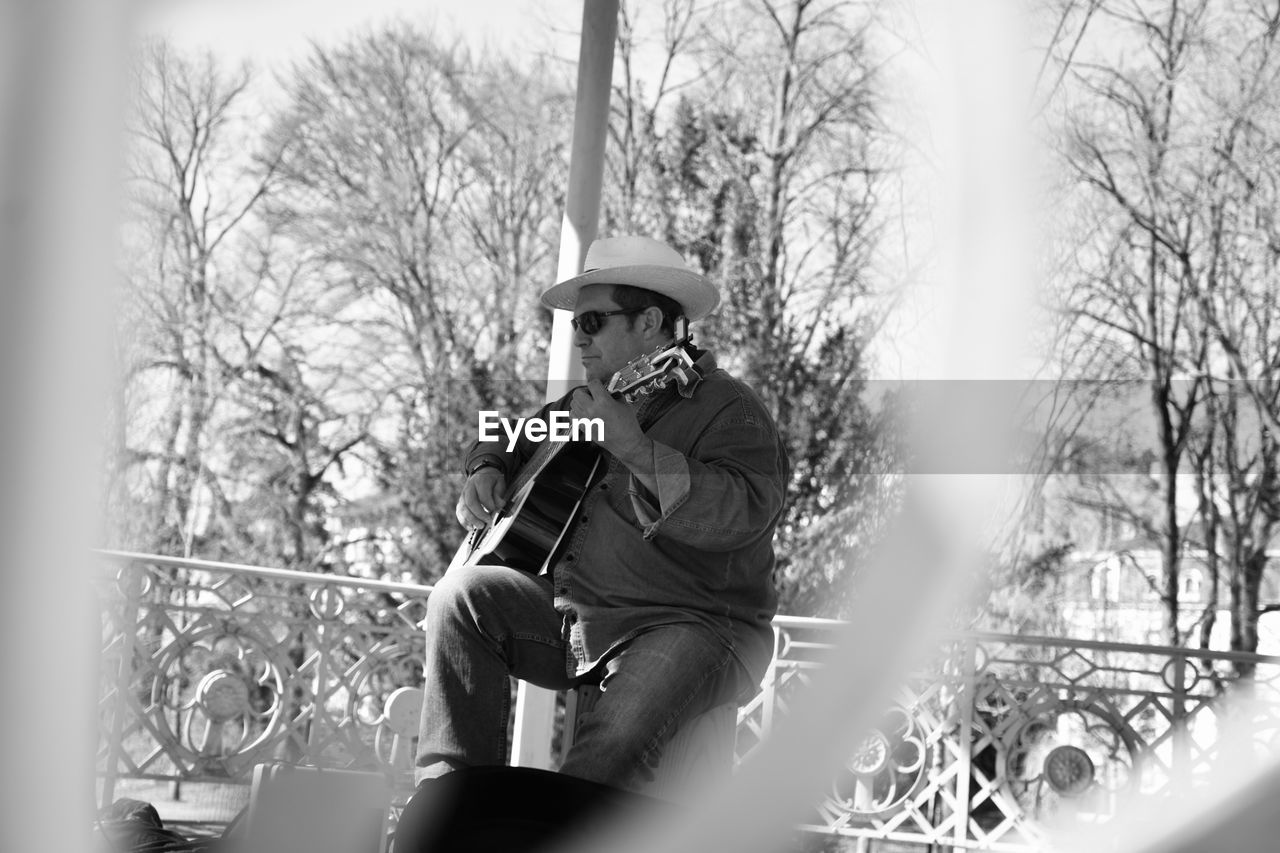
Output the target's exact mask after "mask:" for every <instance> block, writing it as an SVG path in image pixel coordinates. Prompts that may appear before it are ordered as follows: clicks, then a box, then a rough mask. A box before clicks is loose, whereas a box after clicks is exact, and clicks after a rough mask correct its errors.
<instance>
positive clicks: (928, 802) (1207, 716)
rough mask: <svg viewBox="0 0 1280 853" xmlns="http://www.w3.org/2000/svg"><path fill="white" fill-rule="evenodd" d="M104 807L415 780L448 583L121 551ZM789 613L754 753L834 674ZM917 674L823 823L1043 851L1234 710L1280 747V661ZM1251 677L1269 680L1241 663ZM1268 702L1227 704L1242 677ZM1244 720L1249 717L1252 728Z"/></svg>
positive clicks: (1002, 643) (812, 625) (1175, 758)
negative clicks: (429, 629)
mask: <svg viewBox="0 0 1280 853" xmlns="http://www.w3.org/2000/svg"><path fill="white" fill-rule="evenodd" d="M107 562H108V566H109V568H110V570H109V571H107V572H105V573H104V574H103V577H102V580H101V581H100V582H99V585H98V590H99V594H100V597H101V603H102V613H103V616H102V629H103V634H102V643H103V645H102V649H103V651H102V657H101V680H102V686H101V690H100V696H101V699H100V704H99V712H100V721H101V737H100V747H99V755H98V762H97V769H98V775H99V777H100V779H101V800H102V801H103V802H104V803H105V802H110V801H111V799H112V796H113V788H114V783H115V780H116V779H118V778H120V777H134V778H149V779H166V780H177V779H181V780H193V781H211V780H212V781H234V782H243V783H247V782H248V780H249V777H250V774H251V771H252V768H253V766H254V765H255V764H256V763H258V762H260V761H269V760H284V761H295V762H305V763H310V764H316V765H319V766H326V767H345V768H360V769H367V770H378V771H381V772H383V773H384V774H386V775H387V777H388V779H389V780H390V781H391V782H392V784H393V786H394V787H395V788H396V789H397V790H398V791H399V792H400V793H401V794H402V795H403V794H405V793H407V792H408V791H409V786H410V778H411V764H412V740H413V738H414V736H415V735H416V733H417V724H418V719H417V714H418V703H417V699H416V696H415V695H414V694H415V693H416V691H414V690H413V688H414V687H416V686H417V685H419V684H420V683H421V679H422V675H421V664H420V662H419V661H420V657H421V654H422V643H421V637H420V631H419V628H418V623H419V622H420V620H421V619H422V617H423V615H424V613H425V605H426V598H427V595H428V594H429V593H430V588H429V587H424V586H418V585H412V584H396V583H388V582H381V581H373V580H363V579H358V578H347V577H340V576H334V575H319V574H308V573H300V572H288V571H282V570H274V569H264V568H254V567H244V566H234V565H226V564H217V563H207V562H200V561H187V560H176V559H168V558H157V557H150V556H144V555H123V554H115V555H111V554H108V555H107ZM837 624H838V623H834V622H828V621H824V620H814V619H800V618H793V617H778V619H777V620H776V621H775V629H776V631H777V637H778V648H777V654H776V655H775V658H774V661H773V663H772V665H771V668H770V671H769V675H768V677H767V678H766V681H765V685H764V690H763V692H762V693H761V694H760V695H759V696H757V697H756V699H755V700H754V701H753V702H752V703H751V704H750V705H749V706H748V707H746V708H744V709H742V711H741V712H740V714H739V725H738V752H739V755H740V756H745V755H747V754H749V753H750V752H751V751H752V750H753V749H754V748H755V747H756V746H757V745H758V744H759V743H760V742H761V740H762V739H763V738H765V737H766V736H767V734H768V732H769V730H770V728H771V727H772V726H773V725H774V723H775V722H776V720H777V719H778V718H779V716H780V715H785V713H786V710H787V706H788V700H789V697H791V696H792V695H793V694H794V693H795V691H796V690H798V689H802V688H803V685H804V684H805V683H806V681H808V679H809V678H810V677H811V675H812V674H813V672H814V671H815V670H816V669H818V668H819V667H821V666H822V664H823V658H824V656H825V655H826V654H827V652H828V651H829V649H830V641H831V637H832V634H833V630H832V629H833V628H835V627H836V626H837ZM941 661H942V662H941V663H940V664H939V665H938V666H937V667H936V669H935V670H934V671H932V672H927V673H920V674H918V675H917V676H916V677H914V678H912V679H910V681H909V684H908V686H906V687H905V688H903V690H902V691H901V695H899V696H898V697H897V700H896V701H895V702H894V703H893V704H892V706H891V707H890V708H889V709H887V710H886V712H885V714H884V716H883V718H882V720H881V723H880V725H879V726H878V727H877V728H876V730H875V731H873V732H871V733H869V734H868V735H867V736H866V737H865V738H864V739H863V741H862V745H861V747H860V748H859V749H858V750H857V752H856V754H854V755H853V756H851V757H850V758H849V760H848V762H847V766H846V769H845V772H844V773H842V774H841V775H840V778H838V779H836V780H834V781H833V783H832V785H831V787H830V790H829V793H828V795H827V797H826V798H825V799H824V801H823V802H822V803H821V804H820V805H819V806H818V807H817V808H816V809H815V811H814V813H813V815H812V816H811V819H810V820H809V821H808V822H807V824H806V827H805V828H807V829H809V830H812V831H815V832H822V833H828V834H839V835H845V836H855V837H866V838H878V839H893V840H897V841H902V842H915V843H920V844H934V845H940V846H952V847H956V848H966V849H982V850H1018V851H1021V850H1031V849H1036V848H1038V847H1039V846H1041V845H1040V842H1041V841H1042V840H1043V833H1042V830H1041V827H1042V826H1043V825H1045V824H1046V823H1047V822H1048V821H1050V820H1060V819H1062V818H1069V817H1075V818H1077V819H1080V820H1087V821H1090V822H1098V821H1103V820H1106V819H1108V818H1109V817H1110V816H1112V815H1113V814H1114V813H1115V811H1116V809H1117V808H1119V807H1120V806H1119V803H1121V802H1122V798H1123V796H1124V795H1125V794H1126V793H1127V792H1129V791H1133V790H1136V791H1139V792H1141V793H1144V794H1151V795H1158V794H1161V793H1162V792H1165V791H1167V790H1169V788H1170V786H1171V785H1172V784H1174V780H1177V779H1183V778H1189V779H1191V780H1192V784H1195V781H1194V780H1196V779H1197V778H1203V776H1204V775H1205V773H1206V772H1207V770H1208V768H1209V767H1210V766H1211V765H1212V763H1213V761H1214V760H1215V758H1216V756H1217V752H1218V750H1219V748H1220V745H1221V741H1220V737H1219V732H1220V731H1221V730H1222V729H1223V728H1224V727H1225V725H1226V721H1225V720H1224V715H1228V714H1233V713H1234V714H1236V715H1237V716H1240V715H1244V716H1245V717H1246V719H1245V720H1244V721H1243V722H1244V723H1246V724H1247V725H1248V726H1250V731H1251V733H1252V735H1253V737H1254V743H1255V745H1256V747H1257V749H1258V750H1260V751H1263V752H1266V753H1268V754H1274V753H1276V752H1277V749H1276V748H1277V746H1280V735H1278V732H1280V658H1275V657H1260V656H1250V655H1236V654H1225V653H1201V652H1195V651H1191V650H1185V649H1169V648H1156V647H1149V646H1128V645H1117V644H1107V643H1093V642H1083V641H1073V640H1060V639H1050V638H1026V637H1011V636H1001V635H981V634H966V635H963V636H958V637H955V638H953V639H952V640H951V641H949V645H948V646H947V648H946V650H945V653H944V655H943V656H942V658H941ZM1241 670H1248V671H1249V672H1250V677H1249V678H1245V679H1239V678H1238V677H1237V673H1238V672H1240V671H1241ZM1246 686H1247V687H1248V690H1249V692H1250V694H1251V698H1252V699H1253V700H1254V702H1253V703H1252V704H1250V705H1249V706H1247V710H1245V711H1240V710H1233V709H1234V708H1236V706H1235V705H1232V704H1230V703H1227V702H1225V701H1224V700H1225V699H1226V698H1228V697H1230V696H1232V695H1233V694H1237V693H1241V692H1243V691H1244V688H1245V687H1246ZM1235 722H1236V724H1237V725H1238V724H1239V723H1240V722H1241V721H1239V720H1237V721H1235Z"/></svg>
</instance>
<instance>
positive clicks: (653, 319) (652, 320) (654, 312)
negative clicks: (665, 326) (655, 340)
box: [640, 305, 662, 337]
mask: <svg viewBox="0 0 1280 853" xmlns="http://www.w3.org/2000/svg"><path fill="white" fill-rule="evenodd" d="M640 316H641V318H643V320H642V321H643V322H644V333H645V336H646V337H655V336H659V335H661V334H662V309H661V308H659V307H658V306H657V305H650V306H649V307H648V308H646V309H644V313H642V314H641V315H640Z"/></svg>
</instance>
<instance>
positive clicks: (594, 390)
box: [569, 379, 649, 464]
mask: <svg viewBox="0 0 1280 853" xmlns="http://www.w3.org/2000/svg"><path fill="white" fill-rule="evenodd" d="M569 414H570V415H571V416H572V417H575V418H599V419H600V422H601V423H602V424H603V425H604V429H603V432H604V437H603V438H602V440H600V441H598V442H596V444H598V445H600V446H601V447H603V448H604V449H605V450H607V451H609V452H610V453H612V454H613V455H614V456H616V457H617V458H618V459H619V460H621V461H622V462H623V463H624V464H626V463H629V462H632V461H634V460H635V459H636V457H637V456H639V455H641V454H643V453H644V449H645V445H647V444H648V441H649V440H648V439H647V438H645V435H644V430H642V429H640V422H639V421H637V420H636V413H635V409H634V408H633V407H632V406H631V405H630V404H628V403H625V402H623V401H620V400H615V399H614V398H613V395H611V394H610V393H609V392H608V391H606V390H605V387H604V383H602V382H601V381H600V380H599V379H592V380H590V381H589V382H587V384H586V386H585V387H582V388H579V389H578V390H577V391H576V392H574V395H573V399H571V400H570V401H569Z"/></svg>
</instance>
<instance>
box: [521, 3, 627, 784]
mask: <svg viewBox="0 0 1280 853" xmlns="http://www.w3.org/2000/svg"><path fill="white" fill-rule="evenodd" d="M617 32H618V0H583V4H582V40H581V46H580V48H579V53H578V97H577V102H576V105H575V107H574V114H573V145H572V148H571V150H570V154H569V190H568V194H567V199H566V202H565V211H564V220H563V223H562V224H561V231H560V264H559V268H558V270H557V274H556V280H557V281H560V280H562V279H566V278H569V277H570V276H574V275H577V274H578V273H580V272H582V263H583V261H584V259H585V258H586V254H587V247H588V246H589V245H591V241H592V240H594V239H595V236H596V229H597V225H598V221H599V217H600V186H601V184H602V182H603V180H604V150H605V143H606V140H607V138H608V129H609V90H610V87H611V85H612V83H613V45H614V40H615V38H616V37H617ZM569 320H570V312H568V311H556V312H555V318H554V325H553V327H552V331H551V348H550V353H549V358H548V363H547V392H546V398H545V399H547V400H553V399H555V398H556V397H559V396H561V395H562V394H564V393H565V391H567V390H569V388H570V387H572V386H573V385H576V384H579V383H581V382H582V380H583V372H582V365H581V363H580V362H578V361H577V360H576V359H575V358H574V357H573V332H572V328H571V327H570V325H569ZM555 696H556V695H555V693H554V692H552V691H550V690H543V689H541V688H538V687H534V686H532V685H530V684H527V683H525V682H523V681H522V682H520V687H519V690H518V693H517V694H516V712H515V714H516V719H515V738H514V740H513V741H512V744H511V762H512V763H513V764H515V765H517V766H520V767H542V768H550V767H551V766H552V764H553V757H552V755H551V734H552V728H553V725H554V723H555Z"/></svg>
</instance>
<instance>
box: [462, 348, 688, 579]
mask: <svg viewBox="0 0 1280 853" xmlns="http://www.w3.org/2000/svg"><path fill="white" fill-rule="evenodd" d="M688 340H689V338H688V336H687V335H685V336H683V337H681V338H680V339H679V340H677V341H675V342H674V343H670V344H666V345H664V346H661V347H658V348H657V349H655V350H653V351H652V352H649V353H645V354H644V355H642V356H639V357H638V358H635V359H633V360H631V361H630V362H628V363H627V364H626V365H625V366H624V367H623V368H622V369H621V370H619V371H618V372H617V373H615V374H614V375H613V378H611V379H610V380H609V384H608V385H607V386H606V389H607V390H608V392H609V393H610V394H612V395H613V396H614V397H621V398H623V399H625V400H626V401H627V402H634V401H635V400H636V399H638V398H640V397H643V396H647V395H649V394H652V393H653V392H654V391H657V390H659V389H662V388H665V387H666V386H667V385H669V384H671V383H672V382H675V383H677V385H678V386H679V387H681V388H684V387H685V386H687V385H688V384H689V382H690V381H692V380H693V378H694V375H695V374H694V371H693V359H692V358H691V357H690V356H689V353H688V352H686V351H685V347H684V344H685V343H687V342H688ZM599 465H600V452H599V450H598V449H597V448H596V447H595V445H593V444H591V443H589V442H566V441H544V442H542V443H540V444H539V445H538V449H537V450H536V451H534V454H533V456H531V457H530V458H529V461H527V462H526V463H525V464H524V465H523V466H522V467H521V468H520V470H519V472H517V474H516V477H515V479H514V480H512V482H511V483H510V484H509V485H508V487H507V499H506V501H504V503H503V505H502V506H501V507H500V508H499V509H498V511H497V512H496V513H494V515H493V517H492V518H491V519H490V520H489V522H488V523H487V524H485V526H484V527H479V528H476V529H475V530H472V531H471V532H470V533H468V534H467V537H466V538H465V539H464V540H463V541H462V546H461V547H460V548H459V549H458V552H457V553H456V554H455V555H454V557H453V561H452V562H451V563H449V568H448V569H447V570H446V571H451V570H453V569H456V568H460V567H462V566H469V565H476V564H479V563H487V564H496V565H503V566H510V567H512V568H515V569H523V570H524V571H528V572H535V573H536V572H541V571H542V570H543V569H544V568H546V567H547V566H549V565H550V564H551V563H553V562H554V561H555V558H556V557H557V556H558V554H559V550H560V545H561V543H562V542H563V540H564V535H565V533H566V532H567V530H568V528H569V521H570V519H572V518H573V517H574V515H575V514H576V513H577V511H578V507H579V506H581V505H582V498H583V496H584V495H585V494H586V491H587V486H588V485H589V484H590V483H591V479H592V477H594V476H595V473H596V469H597V468H598V467H599Z"/></svg>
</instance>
